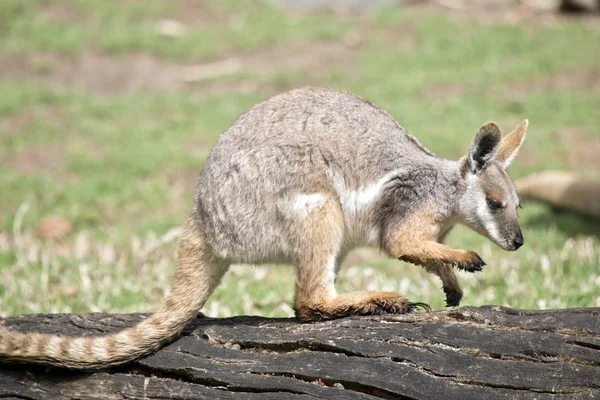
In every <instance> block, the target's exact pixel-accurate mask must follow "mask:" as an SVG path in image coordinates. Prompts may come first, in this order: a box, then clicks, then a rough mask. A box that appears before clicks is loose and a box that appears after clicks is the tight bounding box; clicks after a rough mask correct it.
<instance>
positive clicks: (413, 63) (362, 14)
mask: <svg viewBox="0 0 600 400" xmlns="http://www.w3.org/2000/svg"><path fill="white" fill-rule="evenodd" d="M303 85H330V86H334V87H338V88H342V89H345V90H349V91H352V92H355V93H357V94H359V95H361V96H363V97H365V98H367V99H368V100H370V101H373V102H375V103H377V104H379V105H380V106H382V107H383V108H385V109H387V110H389V111H390V112H391V114H392V115H393V116H394V117H396V118H397V119H398V121H399V122H400V124H401V125H403V126H404V127H405V128H406V129H407V130H408V131H409V132H410V133H412V134H414V135H416V136H417V137H418V138H419V139H420V140H421V141H422V142H423V143H424V144H425V145H426V146H427V147H428V148H430V149H431V150H432V151H434V152H436V153H438V154H439V155H442V156H444V157H448V158H458V157H460V156H462V155H463V154H465V153H466V151H467V149H468V146H469V143H470V141H471V139H472V137H473V135H474V133H475V132H476V130H477V128H478V127H479V126H480V125H481V124H482V123H484V122H486V121H488V120H494V121H496V122H497V123H498V124H499V125H500V126H501V128H502V129H503V130H504V131H505V132H507V131H509V130H510V129H512V128H514V127H515V126H516V125H517V124H518V123H519V122H520V121H521V120H523V119H525V118H528V119H529V121H530V125H529V133H528V136H527V140H526V141H525V144H524V146H523V147H522V149H521V151H520V153H519V156H518V157H517V159H516V161H515V162H514V163H513V164H512V166H511V168H510V170H509V172H510V173H511V175H512V176H513V177H514V178H521V177H525V176H527V175H529V174H532V173H535V172H539V171H546V170H562V171H567V172H572V173H575V174H577V176H581V177H585V178H589V179H594V180H597V179H599V178H600V111H599V106H600V17H599V14H598V4H597V2H595V1H584V0H580V1H576V0H572V1H551V0H548V1H543V0H503V1H500V0H496V1H493V0H485V1H484V0H481V1H474V0H472V1H468V0H404V1H373V0H370V1H369V0H352V1H350V0H347V1H326V0H286V1H259V0H168V1H167V0H126V1H114V0H110V1H108V0H107V1H100V0H98V1H94V0H36V1H34V0H2V1H1V2H0V205H1V211H0V316H5V315H9V314H15V313H38V312H84V311H106V312H117V311H121V312H134V311H151V310H154V309H157V308H158V306H159V304H160V302H161V301H162V298H163V296H164V295H165V293H166V292H167V291H168V290H169V288H170V282H171V277H172V275H173V272H174V269H175V262H174V255H175V251H176V244H177V238H178V235H179V232H180V227H181V225H182V224H183V223H184V221H185V218H186V216H187V213H188V211H189V209H190V207H191V205H192V196H193V189H194V184H195V181H196V179H197V177H198V175H199V173H200V171H201V169H202V165H203V162H204V160H205V159H206V157H207V154H208V152H209V150H210V149H211V147H212V146H213V144H214V143H215V141H216V140H217V137H218V136H219V134H221V133H222V132H223V131H224V130H225V129H226V128H227V127H228V126H229V125H230V124H232V123H233V122H234V121H235V119H236V118H237V117H238V116H239V115H240V114H242V113H243V112H245V111H246V110H247V109H248V108H249V107H250V106H251V105H253V104H254V103H256V102H259V101H261V100H264V99H266V98H268V97H269V96H271V95H273V94H275V93H279V92H282V91H285V90H288V89H291V88H295V87H299V86H303ZM599 202H600V200H599ZM596 204H597V203H596ZM523 207H524V209H523V210H521V211H520V218H521V221H522V226H523V230H524V234H525V246H524V247H523V248H522V249H521V250H519V251H518V252H516V253H508V252H505V251H503V250H501V249H500V248H498V247H496V246H495V245H493V244H491V243H490V242H489V241H487V240H486V239H483V238H481V237H478V236H477V235H476V234H474V233H472V232H469V231H467V230H466V229H463V228H459V229H456V230H455V231H453V232H452V234H451V236H450V237H449V243H450V245H452V246H454V247H458V248H465V249H469V250H474V251H476V252H478V253H479V254H480V255H481V256H482V257H483V259H484V260H485V261H486V262H487V264H488V266H487V267H485V270H484V271H483V272H482V273H478V274H467V273H459V275H460V276H459V280H460V281H461V282H462V285H463V287H464V289H465V297H464V298H463V302H462V305H483V304H500V305H510V306H512V307H519V308H557V307H579V306H600V267H599V263H600V241H599V236H600V224H599V223H598V220H595V219H593V218H591V217H586V216H581V215H577V214H573V213H570V212H556V211H555V210H554V209H553V207H550V206H548V205H546V204H544V203H540V202H524V204H523ZM257 228H258V229H260V227H257ZM440 286H441V284H440V282H439V281H438V278H437V277H435V276H433V275H428V274H427V273H425V272H424V271H423V270H422V269H421V268H420V267H416V266H413V265H408V264H404V263H401V262H399V261H395V260H387V259H386V258H384V257H383V256H382V255H381V254H379V253H378V252H377V251H376V250H369V249H359V250H356V251H355V252H353V253H351V254H350V256H349V257H348V258H347V260H346V262H345V267H344V269H343V270H342V273H341V276H340V278H339V280H338V290H339V291H349V290H359V289H369V290H374V289H379V290H397V291H400V292H402V293H403V294H405V295H406V296H408V297H409V298H410V299H411V300H413V301H422V302H427V303H430V304H431V305H432V306H433V307H434V309H442V308H443V306H444V298H445V296H444V294H443V292H442V291H441V289H440ZM293 287H294V274H293V269H292V268H291V267H282V268H274V267H272V266H234V267H233V268H232V269H231V270H230V272H229V273H228V275H227V276H226V278H225V280H224V282H223V284H222V286H221V287H220V288H219V289H218V291H217V292H216V293H215V294H214V295H213V296H212V298H211V300H210V301H209V303H208V304H207V305H206V306H205V308H204V311H205V312H206V313H207V314H208V315H212V316H227V315H232V314H242V313H245V314H262V315H269V316H289V315H292V309H291V304H292V298H293Z"/></svg>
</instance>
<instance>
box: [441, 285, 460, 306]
mask: <svg viewBox="0 0 600 400" xmlns="http://www.w3.org/2000/svg"><path fill="white" fill-rule="evenodd" d="M444 293H446V307H457V306H458V305H459V304H460V299H462V296H463V292H462V290H460V289H459V290H455V289H450V288H444Z"/></svg>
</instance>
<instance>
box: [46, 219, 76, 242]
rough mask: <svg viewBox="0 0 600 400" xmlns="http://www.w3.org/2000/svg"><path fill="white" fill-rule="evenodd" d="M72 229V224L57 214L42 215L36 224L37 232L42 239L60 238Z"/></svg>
mask: <svg viewBox="0 0 600 400" xmlns="http://www.w3.org/2000/svg"><path fill="white" fill-rule="evenodd" d="M72 230H73V225H72V224H71V222H69V221H68V220H66V219H64V218H63V217H59V216H57V215H49V216H47V217H44V218H43V219H42V220H41V221H40V224H39V225H38V233H39V234H40V236H41V237H43V238H44V239H60V238H63V237H65V236H67V235H68V234H69V233H71V231H72Z"/></svg>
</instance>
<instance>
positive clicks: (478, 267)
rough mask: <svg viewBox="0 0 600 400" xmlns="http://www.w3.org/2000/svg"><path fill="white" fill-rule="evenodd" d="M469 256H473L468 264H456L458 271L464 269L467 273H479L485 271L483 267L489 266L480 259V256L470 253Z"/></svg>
mask: <svg viewBox="0 0 600 400" xmlns="http://www.w3.org/2000/svg"><path fill="white" fill-rule="evenodd" d="M469 255H470V256H471V260H469V261H467V262H459V263H458V264H456V267H457V268H458V269H462V270H464V271H467V272H479V271H482V270H483V266H484V265H487V264H486V263H485V261H483V260H482V259H481V257H479V254H477V253H475V252H472V251H470V252H469Z"/></svg>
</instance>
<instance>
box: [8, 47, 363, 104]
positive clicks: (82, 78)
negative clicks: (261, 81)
mask: <svg viewBox="0 0 600 400" xmlns="http://www.w3.org/2000/svg"><path fill="white" fill-rule="evenodd" d="M352 44H353V45H352V46H348V45H346V44H344V43H343V42H302V43H295V44H291V45H289V46H282V47H276V48H272V49H264V50H258V51H255V52H252V53H248V54H241V55H236V56H232V57H228V58H226V59H222V60H216V61H212V62H205V63H196V64H187V65H181V64H175V63H170V62H166V61H164V60H161V59H160V58H158V57H155V56H152V55H148V54H125V55H119V56H110V55H106V54H101V53H99V52H97V51H94V50H91V49H87V50H85V51H83V52H82V53H81V54H80V55H78V56H76V57H74V58H68V57H65V56H61V55H57V54H53V53H46V54H33V55H24V54H0V70H2V71H3V72H4V74H5V75H6V76H9V77H12V78H14V79H24V80H33V81H35V82H40V83H44V84H48V85H50V86H52V87H56V88H68V89H80V90H86V91H91V92H94V93H100V94H125V93H137V92H142V91H147V90H164V91H170V90H185V89H189V88H190V87H191V86H195V87H196V88H198V86H200V87H201V88H202V87H203V85H205V86H206V87H207V88H208V89H210V92H220V91H230V90H231V91H234V90H237V89H239V88H240V86H242V88H243V86H247V85H248V82H244V81H243V80H242V81H240V80H239V79H238V80H237V81H235V82H231V80H229V81H227V80H224V81H219V79H224V78H227V77H229V76H232V75H234V74H236V73H237V72H243V73H246V74H248V75H250V76H252V77H253V80H254V79H255V78H257V77H258V78H261V77H270V76H271V75H272V74H273V73H276V72H278V71H282V70H302V71H309V70H310V71H311V72H310V73H311V74H313V73H319V72H320V71H323V70H325V69H329V68H332V67H342V66H349V65H353V64H354V61H355V59H356V57H357V54H358V51H357V50H358V46H357V45H356V44H355V43H354V42H353V43H352ZM253 88H254V87H253V86H252V87H251V88H250V89H253Z"/></svg>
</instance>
